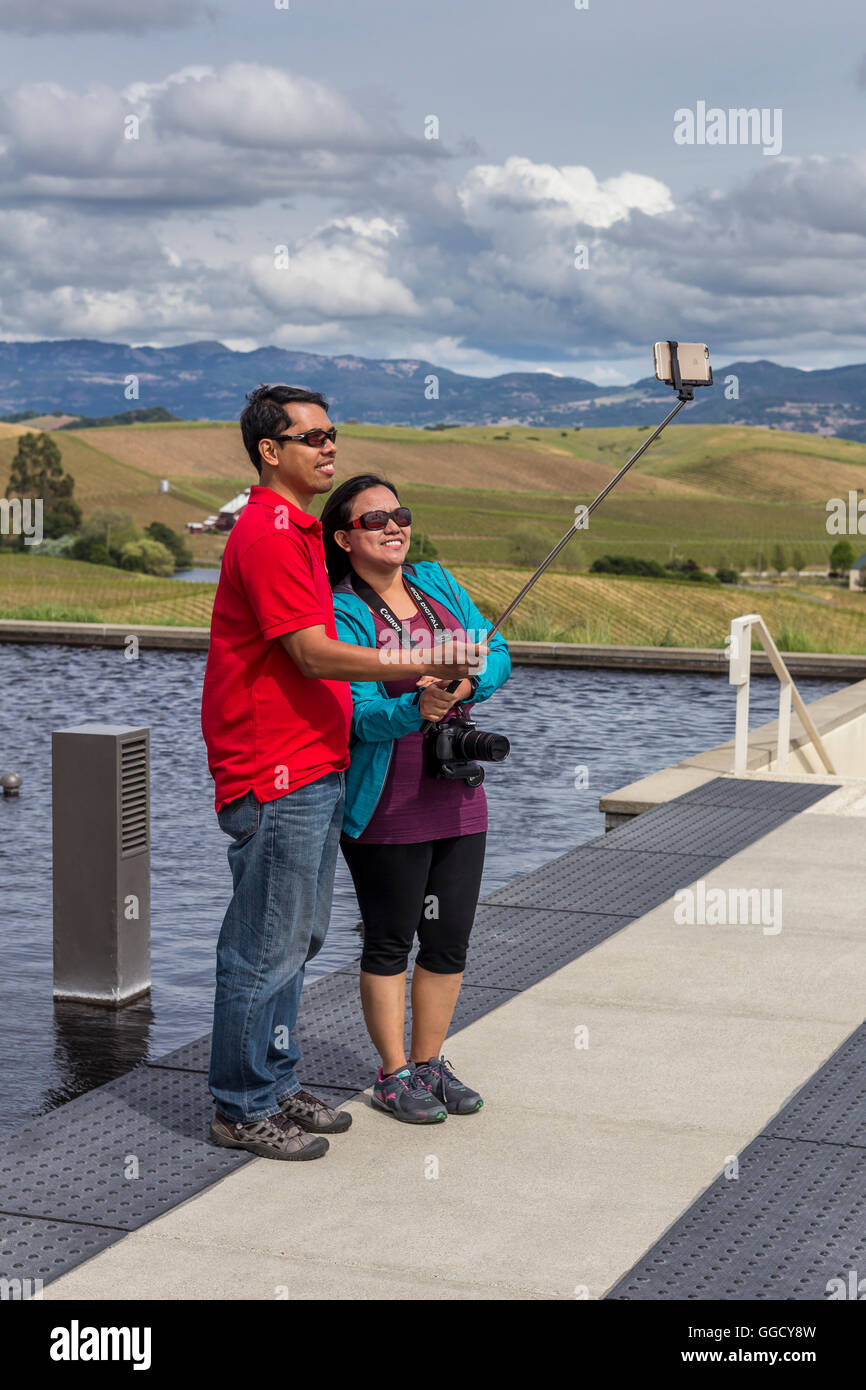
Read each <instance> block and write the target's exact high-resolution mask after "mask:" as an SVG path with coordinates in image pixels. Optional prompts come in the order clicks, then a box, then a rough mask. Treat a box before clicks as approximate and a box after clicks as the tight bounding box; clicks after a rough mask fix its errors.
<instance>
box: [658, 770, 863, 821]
mask: <svg viewBox="0 0 866 1390" xmlns="http://www.w3.org/2000/svg"><path fill="white" fill-rule="evenodd" d="M836 790H837V789H836V787H834V786H827V785H826V784H825V785H821V784H820V783H817V782H771V781H769V780H767V781H761V780H759V779H758V778H756V777H755V778H752V777H749V778H742V779H740V778H737V777H714V778H713V780H712V782H706V783H705V784H704V785H703V786H702V787H694V788H693V789H692V790H691V791H690V792H683V794H682V796H678V797H677V798H676V800H675V801H672V802H666V803H665V804H666V805H668V806H673V805H676V806H739V807H741V808H743V809H744V810H746V809H748V808H749V807H752V806H754V807H757V808H759V809H760V808H761V807H763V806H772V807H773V809H774V810H775V811H776V812H777V813H778V815H779V824H780V825H781V824H782V822H783V821H785V820H788V819H790V817H791V816H798V815H800V813H801V812H802V811H806V810H808V809H809V807H810V806H816V805H817V803H818V802H819V801H822V800H823V799H824V797H825V796H829V795H830V793H831V792H834V791H836Z"/></svg>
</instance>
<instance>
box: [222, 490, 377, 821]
mask: <svg viewBox="0 0 866 1390" xmlns="http://www.w3.org/2000/svg"><path fill="white" fill-rule="evenodd" d="M320 623H321V624H324V627H325V631H326V632H327V634H328V636H329V637H336V635H337V630H336V628H335V626H334V606H333V602H332V599H331V586H330V584H329V583H328V574H327V570H326V569H325V555H324V550H323V548H322V528H321V526H320V525H319V523H318V521H317V520H316V518H315V517H313V516H309V515H308V513H307V512H302V511H300V510H299V509H298V508H297V507H295V506H293V505H292V504H291V502H289V501H287V500H286V499H285V498H283V497H281V496H280V494H279V493H278V492H274V491H273V490H272V489H271V488H269V487H254V488H251V489H250V500H249V502H248V503H247V505H246V506H245V507H244V509H243V511H242V512H241V514H240V516H239V517H238V520H237V522H236V523H235V526H234V528H233V530H232V532H231V535H230V536H229V538H228V541H227V543H226V548H225V554H224V555H223V562H222V568H221V570H220V578H219V584H218V585H217V592H216V600H215V602H214V609H213V617H212V619H211V632H210V649H209V651H208V658H207V669H206V671H205V678H204V690H203V693H202V733H203V734H204V740H205V743H206V745H207V753H208V766H209V767H210V770H211V775H212V776H213V779H214V782H215V783H216V808H217V810H219V809H220V807H221V806H224V805H225V804H226V802H229V801H234V800H235V798H236V797H239V796H244V795H245V794H246V793H247V792H248V791H250V789H252V791H254V792H255V794H256V797H257V799H258V800H259V801H275V800H276V799H277V797H280V796H285V795H286V794H287V793H291V792H293V791H296V790H297V789H298V787H303V786H306V785H307V783H308V782H315V781H316V779H317V778H319V777H324V776H325V775H326V774H327V773H329V772H337V771H341V770H342V769H343V768H346V767H348V765H349V727H350V724H351V719H352V696H351V693H350V690H349V684H348V681H331V680H317V679H314V678H311V677H309V676H304V675H302V674H301V672H300V671H299V670H298V668H297V666H296V665H295V663H294V662H293V661H292V658H291V657H290V656H289V654H288V652H287V651H286V650H285V648H284V647H283V645H282V643H281V642H279V641H277V640H275V639H277V638H278V637H279V636H280V635H281V634H282V633H285V632H297V631H298V630H299V629H300V628H304V627H315V626H317V625H318V624H320Z"/></svg>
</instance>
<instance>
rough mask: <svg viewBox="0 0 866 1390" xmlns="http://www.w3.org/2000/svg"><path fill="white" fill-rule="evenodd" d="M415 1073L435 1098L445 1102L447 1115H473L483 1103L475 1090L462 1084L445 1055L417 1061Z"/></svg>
mask: <svg viewBox="0 0 866 1390" xmlns="http://www.w3.org/2000/svg"><path fill="white" fill-rule="evenodd" d="M415 1075H416V1077H418V1078H419V1080H420V1081H421V1082H422V1084H423V1085H425V1086H427V1087H428V1089H429V1091H430V1094H431V1095H432V1096H434V1097H435V1099H436V1100H438V1101H444V1102H445V1105H446V1107H447V1109H448V1114H449V1115H473V1114H474V1113H475V1111H476V1110H480V1109H481V1107H482V1105H483V1104H484V1101H483V1100H482V1099H481V1097H480V1095H479V1094H478V1092H477V1091H473V1090H472V1089H471V1087H469V1086H466V1085H464V1083H463V1082H462V1081H460V1080H459V1079H458V1078H457V1077H456V1076H455V1075H454V1072H453V1071H452V1070H451V1063H450V1062H449V1061H448V1060H447V1058H445V1057H431V1058H430V1060H429V1061H427V1062H419V1063H418V1064H417V1066H416V1067H415Z"/></svg>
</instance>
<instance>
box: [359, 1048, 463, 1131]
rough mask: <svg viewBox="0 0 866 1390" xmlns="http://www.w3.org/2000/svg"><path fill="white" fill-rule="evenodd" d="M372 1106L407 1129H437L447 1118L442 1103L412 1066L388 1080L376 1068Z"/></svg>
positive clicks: (401, 1069) (390, 1076)
mask: <svg viewBox="0 0 866 1390" xmlns="http://www.w3.org/2000/svg"><path fill="white" fill-rule="evenodd" d="M373 1104H374V1105H375V1106H376V1107H377V1109H379V1110H387V1111H388V1113H389V1114H390V1115H393V1116H394V1118H395V1120H402V1121H403V1123H404V1124H407V1125H438V1124H441V1123H442V1121H443V1120H444V1119H447V1114H448V1112H447V1110H446V1108H445V1106H444V1105H443V1104H442V1101H441V1100H439V1099H437V1097H436V1096H434V1094H433V1092H432V1091H431V1089H430V1087H429V1086H425V1085H424V1083H423V1081H421V1080H419V1078H418V1075H417V1072H416V1069H415V1067H413V1065H412V1063H411V1062H409V1063H407V1065H406V1066H405V1067H401V1068H400V1070H399V1071H395V1072H392V1073H391V1074H390V1075H389V1076H383V1075H382V1068H381V1067H380V1068H379V1075H378V1076H377V1077H376V1080H375V1083H374V1085H373Z"/></svg>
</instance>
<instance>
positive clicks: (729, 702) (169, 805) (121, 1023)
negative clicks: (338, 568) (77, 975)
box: [0, 644, 839, 1128]
mask: <svg viewBox="0 0 866 1390" xmlns="http://www.w3.org/2000/svg"><path fill="white" fill-rule="evenodd" d="M204 662H205V656H204V653H201V652H161V651H150V650H144V651H142V652H141V653H140V659H139V660H138V661H127V660H126V659H125V658H124V654H123V651H122V650H115V649H112V650H108V649H98V648H97V649H93V650H88V649H85V648H71V647H49V646H33V647H25V646H14V645H3V644H0V770H5V769H9V770H14V771H16V772H20V773H21V775H22V777H23V779H24V785H23V788H22V792H21V796H20V797H19V798H18V799H15V800H5V799H2V798H0V1041H2V1047H0V1055H2V1057H3V1059H4V1065H3V1067H2V1068H0V1114H2V1116H3V1124H4V1128H8V1127H12V1126H14V1125H15V1123H16V1122H20V1121H21V1120H22V1119H23V1118H25V1117H27V1116H30V1115H34V1114H36V1113H38V1112H40V1111H42V1110H44V1109H46V1108H50V1107H52V1106H54V1105H57V1104H60V1103H62V1102H63V1101H64V1100H68V1099H69V1098H70V1097H71V1096H73V1095H78V1094H80V1093H81V1092H82V1091H84V1090H87V1089H88V1088H89V1087H90V1086H93V1085H98V1084H100V1083H101V1082H103V1081H106V1080H108V1079H110V1078H111V1077H113V1076H116V1075H118V1074H120V1073H122V1072H125V1071H127V1070H128V1069H129V1067H131V1066H134V1065H135V1064H136V1063H137V1062H138V1061H141V1060H143V1059H144V1058H145V1057H148V1058H151V1059H152V1058H154V1057H158V1056H160V1055H162V1054H163V1053H165V1052H168V1051H170V1050H171V1049H172V1048H174V1047H179V1046H181V1045H182V1044H183V1043H186V1042H190V1041H191V1040H192V1039H193V1038H197V1037H200V1036H201V1035H202V1034H203V1033H206V1032H208V1030H209V1029H210V1025H211V1008H212V1001H213V983H214V947H215V944H216V938H217V934H218V932H219V927H220V922H221V920H222V916H223V913H224V911H225V907H226V904H227V902H228V899H229V895H230V888H231V879H230V875H229V870H228V864H227V862H226V848H227V846H228V843H229V842H228V839H227V838H226V836H225V835H223V833H222V832H221V830H220V829H219V826H218V824H217V821H216V817H215V815H214V813H213V784H212V782H211V780H210V776H209V774H208V771H207V763H206V760H205V750H204V744H203V742H202V738H201V733H200V730H199V705H200V699H201V682H202V677H203V674H204ZM801 684H802V687H803V689H804V691H805V692H806V698H807V700H814V699H817V698H818V696H820V695H823V694H827V693H828V692H829V691H830V690H832V689H836V688H838V684H839V683H836V684H830V683H828V682H821V681H803V682H802V683H801ZM777 702H778V684H777V683H776V681H775V680H771V679H761V678H755V679H753V682H752V709H753V722H754V723H759V722H761V721H762V720H766V719H769V718H773V717H774V716H775V713H776V708H777ZM478 718H479V724H480V725H481V727H482V728H486V729H493V730H495V731H498V732H502V733H504V734H506V735H507V736H508V738H509V739H510V740H511V745H512V753H511V757H510V758H509V760H508V762H506V763H502V764H500V765H497V766H491V765H488V768H487V780H486V783H485V786H486V789H487V795H488V801H489V804H490V831H489V835H488V852H487V864H486V868H485V875H484V884H483V892H485V893H490V892H493V891H494V889H496V888H499V887H501V886H502V885H503V884H505V883H507V882H508V881H509V880H510V879H513V878H516V877H517V876H518V875H520V874H523V873H526V872H528V871H529V870H530V869H534V868H536V867H538V865H539V864H542V863H544V862H545V861H546V860H548V859H551V858H553V857H554V856H555V855H557V854H560V853H562V852H563V851H564V850H566V849H569V848H570V847H572V846H573V845H576V844H580V843H582V842H583V841H585V840H588V839H590V838H592V837H593V836H595V835H600V834H601V833H602V832H603V830H604V822H603V818H602V816H601V815H600V814H599V812H598V800H599V797H600V796H601V795H603V793H604V792H606V791H611V790H613V789H614V788H616V787H621V786H624V785H625V784H626V783H628V782H632V781H634V780H636V779H637V778H638V777H643V776H646V775H647V774H648V773H650V772H653V771H655V770H657V769H658V768H662V767H666V766H667V765H668V764H669V763H672V762H677V761H679V760H680V759H681V758H685V757H689V756H691V755H692V754H694V753H697V752H700V751H702V750H703V749H706V748H709V747H712V746H713V745H714V744H717V743H722V742H724V741H725V740H726V739H729V738H731V737H732V736H733V729H734V692H733V690H732V689H731V688H730V686H729V685H728V684H727V681H726V679H725V677H724V676H697V675H694V676H692V675H660V674H642V673H638V672H618V671H565V670H545V669H539V668H532V667H520V668H518V669H517V670H515V672H514V675H513V677H512V680H511V681H510V682H509V683H508V685H506V686H505V687H504V688H503V689H502V690H501V691H500V692H499V693H498V694H497V695H496V696H495V697H494V699H493V700H491V701H490V702H489V704H488V705H486V706H479V707H478ZM91 720H106V721H108V722H111V723H117V724H128V725H139V724H143V725H147V726H149V727H150V729H151V788H152V807H151V834H152V852H151V868H152V903H151V930H152V959H153V990H152V993H151V996H150V998H149V999H144V1000H139V1001H137V1002H136V1003H134V1004H132V1005H130V1006H129V1007H127V1008H125V1009H123V1010H120V1011H119V1012H113V1011H109V1010H103V1009H100V1008H95V1007H93V1006H87V1005H76V1004H68V1003H63V1004H58V1006H57V1008H56V1010H55V1008H54V1005H53V1000H52V973H51V955H52V922H51V910H52V909H51V761H50V758H51V730H52V729H58V728H63V727H66V726H69V725H75V724H82V723H85V722H87V721H91ZM578 767H583V768H585V769H586V775H587V777H588V785H585V784H583V782H582V781H581V780H580V779H579V778H578V777H577V776H576V769H577V768H578ZM357 921H358V906H357V903H356V901H355V895H354V890H353V888H352V883H351V879H350V877H349V874H348V871H347V869H346V866H345V863H344V862H343V860H342V858H341V859H340V860H339V861H338V871H337V881H336V885H335V895H334V910H333V914H332V919H331V931H330V935H329V937H328V940H327V942H326V944H325V947H324V949H323V951H322V952H321V954H320V955H319V956H318V957H317V958H316V960H315V961H313V962H312V964H311V966H310V967H309V970H308V975H307V978H308V979H312V978H315V977H316V976H317V975H321V974H322V973H325V972H327V971H328V970H333V969H336V968H337V967H339V966H340V965H343V964H347V963H348V962H349V961H351V960H354V959H357V956H358V955H359V952H360V942H359V938H358V935H357V933H356V931H355V930H354V928H355V925H356V923H357Z"/></svg>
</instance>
